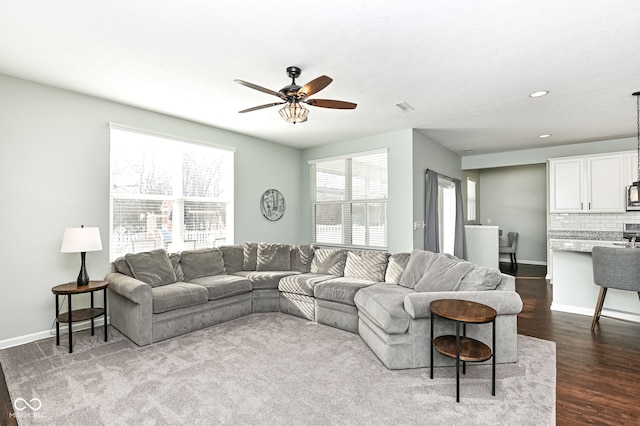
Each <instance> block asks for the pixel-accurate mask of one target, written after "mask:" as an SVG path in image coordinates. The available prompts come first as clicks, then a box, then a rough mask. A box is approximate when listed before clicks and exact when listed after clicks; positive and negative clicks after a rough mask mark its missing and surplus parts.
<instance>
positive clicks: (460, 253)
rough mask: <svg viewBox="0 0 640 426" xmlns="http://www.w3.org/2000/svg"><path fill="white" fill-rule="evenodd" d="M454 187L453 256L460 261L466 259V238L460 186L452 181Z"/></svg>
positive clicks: (457, 182)
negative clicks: (454, 230)
mask: <svg viewBox="0 0 640 426" xmlns="http://www.w3.org/2000/svg"><path fill="white" fill-rule="evenodd" d="M453 182H454V183H455V185H456V237H455V238H456V239H455V242H454V244H453V255H454V256H456V257H459V258H460V259H466V258H467V238H466V237H465V232H464V206H463V204H462V184H461V182H460V179H454V180H453Z"/></svg>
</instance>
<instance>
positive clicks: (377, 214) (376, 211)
mask: <svg viewBox="0 0 640 426" xmlns="http://www.w3.org/2000/svg"><path fill="white" fill-rule="evenodd" d="M367 219H368V222H367V229H368V230H369V240H368V241H367V245H368V246H372V247H386V246H387V203H369V204H367Z"/></svg>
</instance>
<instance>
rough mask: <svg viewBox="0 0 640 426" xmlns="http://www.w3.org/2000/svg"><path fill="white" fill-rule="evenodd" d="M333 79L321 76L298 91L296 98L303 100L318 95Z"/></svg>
mask: <svg viewBox="0 0 640 426" xmlns="http://www.w3.org/2000/svg"><path fill="white" fill-rule="evenodd" d="M332 81H333V79H332V78H331V77H327V76H326V75H321V76H320V77H318V78H316V79H315V80H311V81H310V82H308V83H307V84H305V85H304V86H302V87H301V88H300V89H298V97H299V98H301V99H303V98H306V97H309V96H311V95H313V94H314V93H318V92H319V91H321V90H322V89H324V88H325V87H327V86H328V85H329V84H331V82H332Z"/></svg>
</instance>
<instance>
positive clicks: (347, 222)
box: [308, 149, 389, 250]
mask: <svg viewBox="0 0 640 426" xmlns="http://www.w3.org/2000/svg"><path fill="white" fill-rule="evenodd" d="M388 151H389V150H388V149H382V150H374V151H366V152H358V153H353V154H348V155H343V156H337V157H329V158H322V159H316V160H310V161H309V162H308V164H309V166H310V167H309V168H310V184H311V224H310V226H311V241H312V242H313V243H314V244H318V245H322V246H330V247H334V246H335V247H345V248H360V249H372V250H386V249H387V246H388V218H387V215H388V199H389V188H388V173H389V153H388ZM375 154H385V156H386V169H387V176H386V180H387V187H386V197H384V198H365V199H354V198H353V180H352V178H353V174H352V168H351V165H352V162H353V159H356V158H360V157H366V156H370V155H375ZM336 160H344V161H345V196H344V199H342V200H331V201H318V200H317V199H316V195H317V191H316V165H317V164H319V163H323V162H333V161H336ZM338 204H339V205H341V206H342V233H341V234H342V235H341V242H340V243H337V242H329V241H318V236H317V226H316V207H317V206H322V205H338ZM354 204H364V209H363V223H364V228H365V231H364V241H365V243H364V244H360V245H358V244H353V224H352V221H351V217H352V212H353V205H354ZM371 204H382V205H383V206H384V211H385V213H384V217H385V221H384V226H383V236H382V239H383V243H382V244H380V245H372V240H373V239H375V238H372V235H371V231H370V228H369V216H368V214H369V209H368V208H367V207H368V206H369V205H371Z"/></svg>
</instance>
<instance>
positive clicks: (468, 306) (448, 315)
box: [430, 299, 498, 402]
mask: <svg viewBox="0 0 640 426" xmlns="http://www.w3.org/2000/svg"><path fill="white" fill-rule="evenodd" d="M430 307H431V373H430V374H431V378H432V379H433V349H434V348H435V349H436V350H437V351H438V352H440V353H441V354H442V355H445V356H448V357H450V358H455V360H456V402H460V360H462V374H466V363H467V361H470V362H482V361H486V360H488V359H489V358H491V359H492V364H491V365H492V369H491V395H493V396H495V395H496V357H495V350H496V316H497V315H498V313H497V312H496V310H495V309H493V308H491V307H490V306H487V305H483V304H482V303H477V302H471V301H468V300H457V299H442V300H434V301H433V302H431V304H430ZM436 316H437V317H440V318H444V319H448V320H451V321H455V322H456V335H455V336H452V335H446V336H439V337H434V335H433V321H434V319H435V317H436ZM489 322H490V323H492V347H491V348H490V347H489V346H487V345H485V344H484V343H482V342H480V341H479V340H476V339H472V338H469V337H467V324H486V323H489ZM460 324H462V328H463V331H462V336H460Z"/></svg>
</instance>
